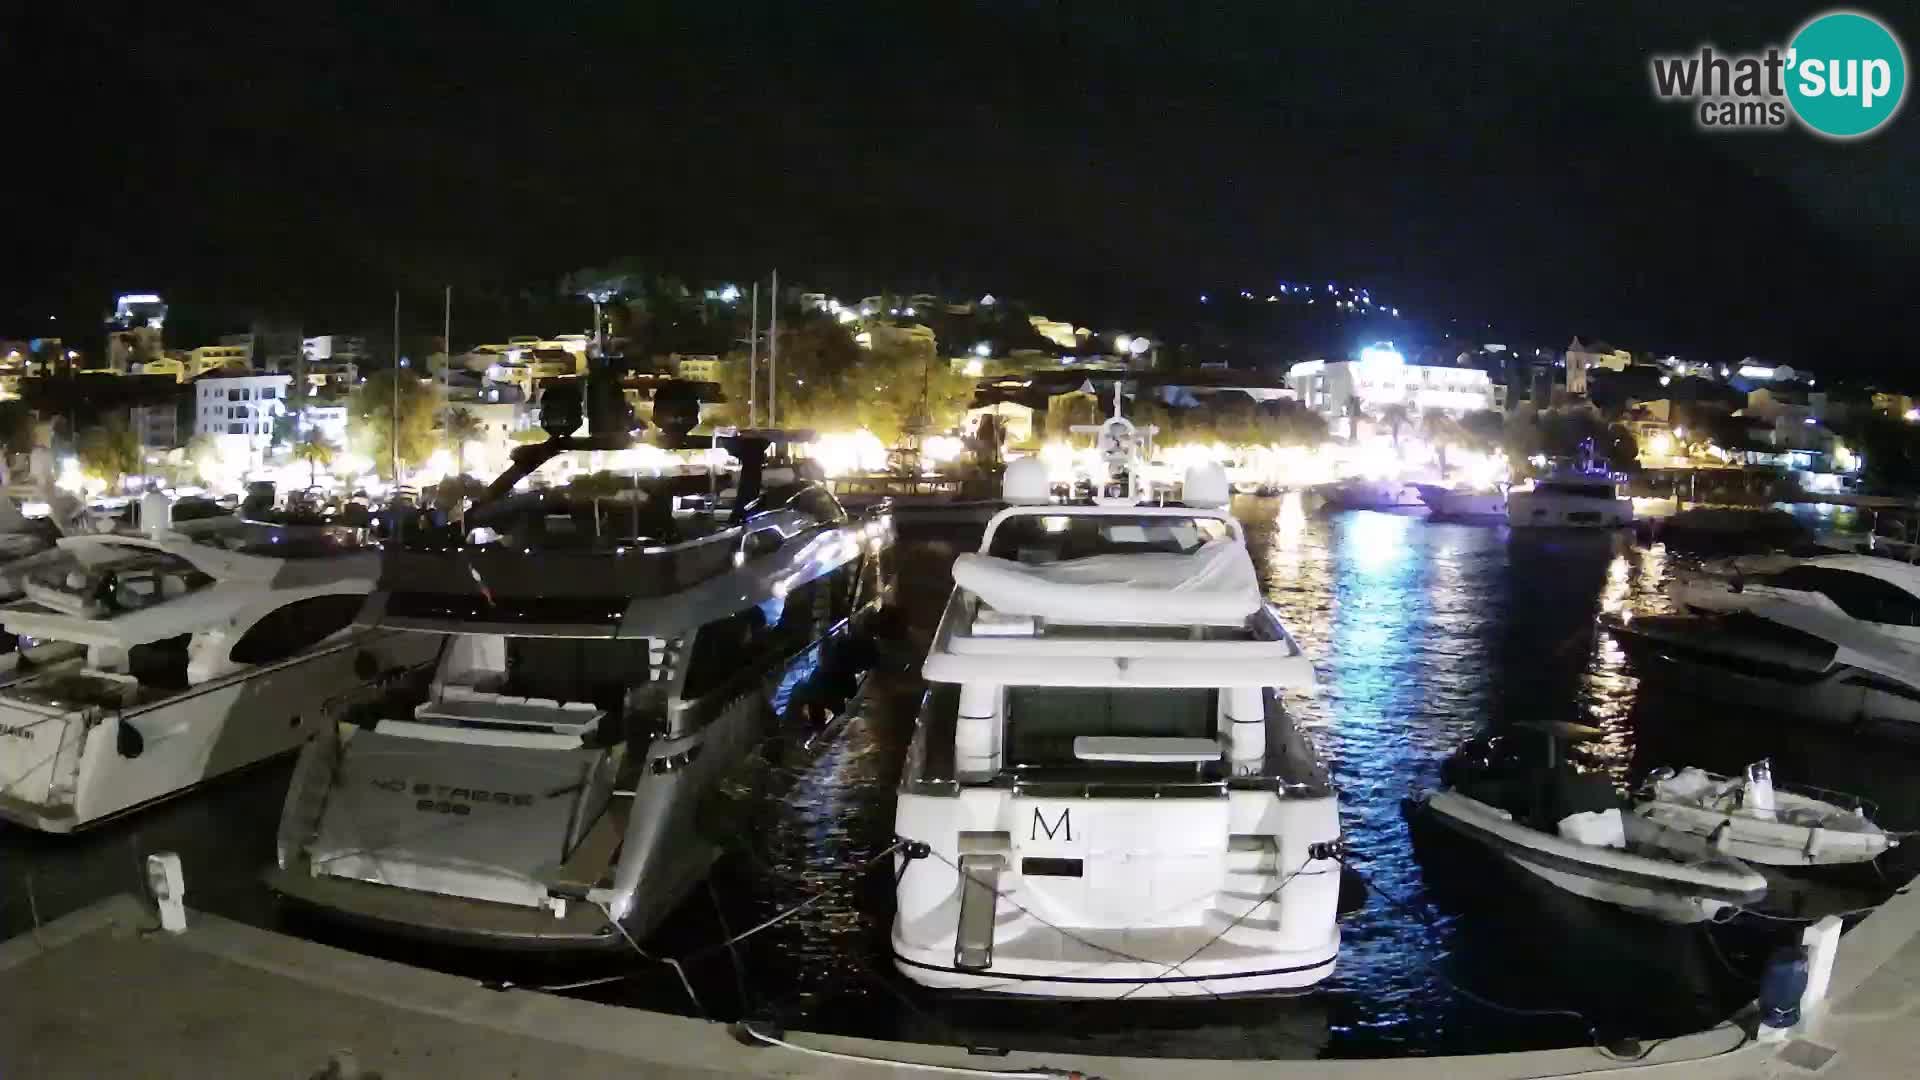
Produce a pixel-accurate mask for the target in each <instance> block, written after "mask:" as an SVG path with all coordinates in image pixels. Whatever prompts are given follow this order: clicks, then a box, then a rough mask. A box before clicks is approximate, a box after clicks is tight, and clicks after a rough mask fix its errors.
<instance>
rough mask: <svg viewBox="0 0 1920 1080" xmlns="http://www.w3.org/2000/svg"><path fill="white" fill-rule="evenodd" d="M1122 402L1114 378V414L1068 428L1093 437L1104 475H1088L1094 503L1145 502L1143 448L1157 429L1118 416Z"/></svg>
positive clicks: (1113, 504) (1100, 504)
mask: <svg viewBox="0 0 1920 1080" xmlns="http://www.w3.org/2000/svg"><path fill="white" fill-rule="evenodd" d="M1122 401H1123V397H1122V394H1121V384H1120V382H1118V381H1117V380H1116V381H1115V382H1114V384H1113V415H1112V416H1110V417H1108V418H1107V419H1106V421H1105V422H1104V423H1099V424H1075V425H1073V427H1072V428H1071V429H1070V430H1072V431H1074V432H1075V433H1077V434H1081V435H1092V436H1094V437H1095V442H1094V447H1095V449H1097V450H1098V451H1099V452H1100V459H1101V469H1102V471H1103V472H1104V475H1096V476H1092V477H1089V479H1090V480H1092V481H1093V503H1094V505H1095V506H1133V505H1135V504H1137V503H1142V502H1146V501H1147V495H1148V492H1147V490H1146V472H1147V470H1146V448H1147V446H1148V445H1149V444H1150V443H1151V441H1152V438H1153V436H1155V435H1157V434H1159V432H1160V429H1159V428H1158V427H1156V426H1154V425H1152V424H1148V425H1147V426H1146V427H1136V426H1135V425H1134V423H1133V421H1131V420H1129V419H1127V418H1126V417H1124V416H1122V415H1120V409H1121V405H1122Z"/></svg>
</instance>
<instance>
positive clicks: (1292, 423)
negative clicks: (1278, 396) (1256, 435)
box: [1269, 401, 1327, 447]
mask: <svg viewBox="0 0 1920 1080" xmlns="http://www.w3.org/2000/svg"><path fill="white" fill-rule="evenodd" d="M1270 423H1271V426H1270V428H1269V433H1270V435H1271V438H1270V439H1269V441H1270V442H1273V443H1274V444H1276V445H1279V446H1309V447H1311V446H1319V445H1320V444H1321V443H1323V442H1326V441H1327V418H1326V417H1324V416H1321V415H1320V414H1319V413H1317V412H1314V411H1313V410H1312V409H1309V408H1307V407H1306V406H1304V405H1302V404H1300V403H1299V402H1297V401H1280V402H1275V403H1274V407H1273V415H1272V419H1271V421H1270Z"/></svg>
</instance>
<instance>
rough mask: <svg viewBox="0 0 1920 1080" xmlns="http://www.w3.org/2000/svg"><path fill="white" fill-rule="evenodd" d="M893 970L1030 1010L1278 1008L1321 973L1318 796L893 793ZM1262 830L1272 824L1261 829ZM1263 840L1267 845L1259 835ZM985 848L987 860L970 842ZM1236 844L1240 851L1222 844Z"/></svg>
mask: <svg viewBox="0 0 1920 1080" xmlns="http://www.w3.org/2000/svg"><path fill="white" fill-rule="evenodd" d="M897 814H898V816H897V818H896V829H897V830H898V831H899V833H900V835H902V836H903V837H909V838H916V839H919V838H924V839H925V841H926V842H927V844H928V846H929V847H930V848H931V849H932V851H931V853H930V854H929V855H928V856H927V857H925V858H921V859H914V860H911V861H908V860H906V858H905V856H902V857H901V860H902V862H901V873H902V877H901V879H900V884H899V887H898V902H897V904H896V909H897V911H896V917H895V920H894V924H893V931H892V945H893V954H894V962H895V965H896V967H897V968H898V969H899V971H900V973H901V974H902V975H904V976H906V977H907V978H908V979H911V980H913V981H914V982H917V983H920V984H922V985H924V986H929V987H933V988H936V989H941V990H954V991H966V992H976V993H981V994H992V995H996V996H1021V997H1039V998H1076V999H1095V1000H1097V999H1119V998H1125V999H1127V1000H1140V999H1155V998H1184V997H1212V996H1227V995H1242V996H1250V995H1284V994H1293V993H1299V992H1302V991H1305V990H1307V989H1310V988H1311V987H1313V986H1314V985H1315V984H1317V983H1319V982H1320V981H1322V980H1323V979H1325V978H1326V977H1327V976H1328V975H1330V974H1331V973H1332V972H1333V968H1334V964H1335V961H1336V959H1337V958H1338V955H1339V951H1340V931H1339V926H1338V923H1337V921H1336V909H1337V907H1338V903H1339V893H1340V866H1339V864H1338V862H1336V861H1334V860H1332V859H1327V858H1316V857H1315V856H1314V854H1313V853H1312V852H1311V851H1310V850H1309V848H1310V846H1311V845H1313V844H1316V843H1322V842H1327V841H1331V840H1332V839H1333V838H1334V837H1336V836H1337V835H1338V833H1339V816H1338V807H1337V805H1336V803H1335V801H1334V799H1333V798H1332V797H1331V796H1323V797H1312V798H1304V797H1293V798H1289V797H1282V796H1279V795H1277V794H1275V793H1272V792H1260V791H1232V792H1220V793H1218V794H1215V795H1212V796H1210V797H1204V798H1203V797H1193V796H1188V797H1181V798H1164V799H1162V798H1153V797H1144V798H1111V797H1085V796H1078V797H1071V798H1053V797H1051V796H1045V797H1029V796H1025V795H1019V794H1013V793H1010V792H1007V791H1005V790H1002V789H994V788H987V789H972V790H966V789H963V790H961V791H960V792H958V793H957V794H956V795H954V796H935V795H925V794H915V793H912V792H903V793H902V794H901V795H900V799H899V804H898V811H897ZM1276 823H1277V824H1276ZM1267 829H1272V830H1276V831H1277V835H1270V836H1259V835H1258V834H1259V833H1260V832H1261V831H1262V830H1267ZM989 838H1000V839H997V840H992V841H991V843H993V844H994V845H996V846H994V847H992V849H991V850H990V851H988V850H986V849H984V848H981V847H980V845H981V844H983V843H987V842H989ZM1236 841H1237V842H1236Z"/></svg>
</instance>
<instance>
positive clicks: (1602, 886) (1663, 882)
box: [1426, 791, 1767, 923]
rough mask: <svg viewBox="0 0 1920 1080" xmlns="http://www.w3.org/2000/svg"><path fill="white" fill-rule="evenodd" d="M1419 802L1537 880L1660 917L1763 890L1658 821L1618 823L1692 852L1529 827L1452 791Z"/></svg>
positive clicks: (1752, 899)
mask: <svg viewBox="0 0 1920 1080" xmlns="http://www.w3.org/2000/svg"><path fill="white" fill-rule="evenodd" d="M1426 807H1427V809H1428V810H1429V811H1431V812H1432V813H1433V815H1434V818H1435V820H1436V821H1438V822H1440V823H1441V824H1443V825H1445V826H1447V827H1448V828H1450V829H1452V830H1453V831H1455V832H1458V833H1460V834H1461V835H1463V836H1466V837H1468V838H1469V839H1472V840H1475V841H1478V842H1480V843H1482V844H1485V845H1487V846H1488V847H1491V848H1493V849H1494V850H1495V851H1496V852H1498V853H1499V854H1500V855H1502V856H1503V857H1505V858H1506V859H1507V860H1508V861H1509V862H1512V863H1515V864H1517V865H1518V866H1520V867H1521V868H1523V869H1525V870H1526V871H1527V872H1528V873H1531V874H1533V875H1535V876H1536V877H1539V878H1541V879H1542V880H1545V881H1549V882H1551V883H1553V884H1554V885H1557V886H1559V887H1560V888H1563V889H1566V890H1567V891H1568V892H1571V893H1574V894H1575V895H1577V896H1584V897H1586V898H1588V899H1590V900H1597V901H1600V902H1601V903H1605V904H1612V905H1614V906H1615V907H1620V908H1624V909H1626V910H1628V911H1633V912H1638V913H1640V914H1643V915H1650V916H1652V917H1654V918H1656V919H1660V920H1662V921H1664V922H1672V923H1693V922H1700V921H1702V920H1704V919H1708V918H1711V917H1713V915H1714V913H1715V912H1718V911H1720V910H1722V909H1724V908H1726V907H1728V906H1732V905H1740V906H1744V905H1748V904H1753V903H1756V902H1758V901H1759V900H1760V899H1762V898H1763V897H1764V896H1765V895H1766V889H1767V882H1766V879H1765V878H1763V877H1761V876H1760V875H1759V874H1758V873H1755V872H1754V871H1753V870H1752V869H1751V868H1749V867H1746V866H1743V865H1741V864H1739V863H1736V862H1734V861H1732V860H1731V859H1724V858H1722V859H1720V860H1718V861H1716V862H1707V861H1704V860H1705V859H1706V858H1708V857H1710V853H1709V852H1707V851H1705V850H1704V846H1703V845H1702V844H1701V842H1700V841H1698V840H1697V839H1696V838H1693V837H1687V836H1682V835H1673V836H1661V835H1658V833H1659V831H1660V830H1659V827H1658V826H1656V825H1653V824H1651V823H1647V822H1639V821H1637V819H1635V818H1633V817H1631V816H1629V817H1628V818H1627V819H1626V823H1627V827H1628V830H1629V832H1628V835H1629V838H1630V839H1629V842H1630V843H1631V844H1633V845H1634V848H1638V849H1641V850H1645V849H1647V848H1649V847H1654V846H1656V845H1657V848H1658V849H1660V850H1664V851H1667V852H1674V853H1675V854H1676V855H1693V856H1698V858H1697V859H1695V860H1694V861H1689V862H1681V861H1678V859H1677V858H1664V857H1656V856H1653V855H1645V854H1639V853H1638V851H1637V850H1634V849H1622V848H1612V847H1600V846H1596V845H1589V844H1581V843H1578V842H1576V841H1573V840H1569V839H1566V838H1565V837H1562V836H1559V835H1557V834H1554V833H1548V832H1542V831H1541V830H1539V829H1534V828H1529V827H1528V826H1526V825H1523V824H1521V823H1519V822H1517V821H1515V820H1513V818H1512V816H1511V815H1509V814H1507V813H1506V812H1505V811H1503V810H1500V809H1498V808H1496V807H1493V806H1489V805H1487V804H1486V803H1483V802H1480V801H1478V800H1476V799H1471V798H1468V797H1467V796H1465V795H1462V794H1460V793H1459V792H1456V791H1439V792H1435V793H1434V794H1432V795H1430V796H1428V797H1427V800H1426ZM1635 833H1641V834H1642V836H1641V837H1635ZM1647 834H1652V835H1647ZM1689 849H1701V850H1692V851H1690V850H1689Z"/></svg>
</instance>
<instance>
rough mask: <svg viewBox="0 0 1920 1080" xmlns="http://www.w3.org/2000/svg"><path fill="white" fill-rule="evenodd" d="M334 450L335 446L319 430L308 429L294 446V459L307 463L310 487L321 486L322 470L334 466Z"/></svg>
mask: <svg viewBox="0 0 1920 1080" xmlns="http://www.w3.org/2000/svg"><path fill="white" fill-rule="evenodd" d="M333 450H334V447H333V444H332V443H331V442H328V441H327V437H326V436H325V435H323V434H321V433H320V430H319V429H318V428H308V429H307V433H306V434H305V435H302V436H301V437H300V441H299V442H296V443H294V444H293V459H294V460H295V461H304V462H306V463H307V484H308V486H310V487H318V486H320V468H321V466H323V465H332V464H333Z"/></svg>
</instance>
